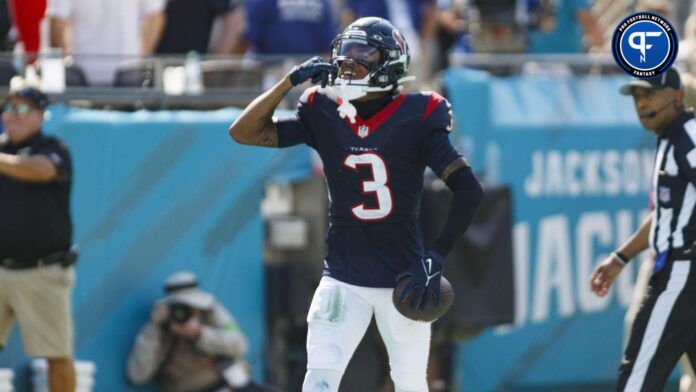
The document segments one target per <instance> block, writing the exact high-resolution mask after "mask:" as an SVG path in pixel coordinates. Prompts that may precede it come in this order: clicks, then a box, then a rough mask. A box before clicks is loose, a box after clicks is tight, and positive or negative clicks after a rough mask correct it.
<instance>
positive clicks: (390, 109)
mask: <svg viewBox="0 0 696 392" xmlns="http://www.w3.org/2000/svg"><path fill="white" fill-rule="evenodd" d="M405 99H406V95H405V94H401V95H399V96H397V97H396V98H394V99H393V100H392V101H391V102H389V104H387V106H385V107H384V108H383V109H382V110H380V111H378V112H377V113H375V115H374V116H372V117H370V118H368V119H367V120H364V119H363V118H362V117H360V115H359V114H356V115H355V122H354V123H351V122H350V120H349V119H348V116H345V117H343V120H344V121H345V122H346V124H348V126H349V127H350V129H352V130H353V133H354V134H355V135H356V136H357V137H359V138H360V139H365V138H366V137H368V136H370V135H372V134H373V133H375V131H376V130H377V129H378V128H379V127H380V126H381V125H382V124H384V122H385V121H387V120H388V119H389V118H390V117H391V116H392V115H393V114H394V112H396V109H398V108H399V106H401V104H402V103H403V102H404V100H405ZM341 103H343V102H342V100H341V98H338V104H339V105H340V104H341Z"/></svg>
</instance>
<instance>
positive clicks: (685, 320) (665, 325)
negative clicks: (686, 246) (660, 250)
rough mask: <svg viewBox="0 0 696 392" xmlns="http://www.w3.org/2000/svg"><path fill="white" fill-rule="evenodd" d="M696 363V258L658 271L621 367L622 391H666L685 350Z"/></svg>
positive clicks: (649, 287)
mask: <svg viewBox="0 0 696 392" xmlns="http://www.w3.org/2000/svg"><path fill="white" fill-rule="evenodd" d="M684 353H686V354H688V355H689V359H690V361H691V363H692V364H693V363H696V261H695V260H675V261H671V262H669V263H668V264H667V266H666V267H665V268H664V269H663V270H661V271H659V272H656V273H654V274H653V276H652V277H651V278H650V284H649V286H648V292H647V294H646V295H645V298H644V299H643V303H642V304H641V308H640V310H639V311H638V314H637V315H636V319H635V321H634V323H633V328H632V330H631V337H630V339H629V341H628V346H627V347H626V351H625V352H624V357H623V360H622V361H621V367H620V368H619V382H618V385H617V388H616V390H617V391H626V392H638V391H650V392H653V391H662V390H663V389H664V386H665V383H666V382H667V378H668V377H669V375H670V373H671V372H672V370H673V369H674V367H675V365H676V364H677V362H678V361H679V357H681V356H682V354H684Z"/></svg>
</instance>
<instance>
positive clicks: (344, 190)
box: [277, 87, 459, 287]
mask: <svg viewBox="0 0 696 392" xmlns="http://www.w3.org/2000/svg"><path fill="white" fill-rule="evenodd" d="M330 91H331V90H328V89H319V88H317V87H313V88H310V89H308V90H307V91H305V93H304V94H303V95H302V98H301V99H300V103H299V105H298V109H297V112H296V115H295V117H292V118H289V119H283V120H280V121H279V122H278V124H277V125H278V127H277V128H278V145H279V146H280V147H288V146H293V145H296V144H300V143H305V144H307V145H309V146H311V147H312V148H314V149H315V150H316V151H317V152H318V153H319V156H320V157H321V160H322V162H323V164H324V173H325V175H326V179H327V184H328V188H329V197H330V207H329V221H330V228H329V231H328V233H327V236H326V244H327V254H326V258H325V271H324V273H325V275H329V276H331V277H333V278H336V279H338V280H341V281H343V282H346V283H349V284H355V285H359V286H368V287H394V285H395V277H396V275H397V274H399V273H400V272H403V271H404V270H406V269H407V268H409V267H410V266H411V265H412V263H415V262H417V261H419V260H420V258H421V257H422V255H423V252H424V250H423V242H422V236H421V232H420V224H419V217H418V212H419V210H420V199H421V192H422V188H423V173H424V171H425V167H426V166H429V167H430V168H431V169H432V170H433V171H434V172H435V173H436V174H437V175H438V176H439V175H440V174H441V173H442V171H443V170H444V169H445V168H446V167H447V165H449V164H450V163H451V162H452V161H454V160H455V159H457V158H458V157H459V154H458V153H457V151H456V150H455V149H454V147H453V146H452V144H451V143H450V140H449V136H448V134H449V130H450V129H451V123H452V113H451V110H450V106H449V103H448V102H447V100H446V99H444V98H443V97H442V96H440V95H438V94H436V93H432V92H428V93H414V94H402V95H399V96H397V97H395V98H394V100H392V101H391V102H390V103H389V104H388V105H387V106H386V107H385V108H383V109H382V110H381V111H379V112H378V113H377V114H375V115H373V116H372V117H370V118H369V119H367V120H363V119H361V118H360V117H359V116H358V117H357V118H356V120H355V122H354V123H351V122H350V121H349V120H348V119H347V118H341V117H340V116H339V114H338V112H337V107H338V105H339V102H338V101H339V100H338V99H336V98H335V97H333V96H331V95H330V94H329V92H330Z"/></svg>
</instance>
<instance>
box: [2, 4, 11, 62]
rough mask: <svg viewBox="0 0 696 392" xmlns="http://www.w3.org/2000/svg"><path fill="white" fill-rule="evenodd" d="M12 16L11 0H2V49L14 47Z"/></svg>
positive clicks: (6, 49) (7, 49)
mask: <svg viewBox="0 0 696 392" xmlns="http://www.w3.org/2000/svg"><path fill="white" fill-rule="evenodd" d="M12 28H13V27H12V18H11V17H10V4H9V0H0V50H2V51H10V50H12V49H13V48H14V42H13V41H14V38H13V37H12V35H13V34H14V33H10V32H11V31H12Z"/></svg>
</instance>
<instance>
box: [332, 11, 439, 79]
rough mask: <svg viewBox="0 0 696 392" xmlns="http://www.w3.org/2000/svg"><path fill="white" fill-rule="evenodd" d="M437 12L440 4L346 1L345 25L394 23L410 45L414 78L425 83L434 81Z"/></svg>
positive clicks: (343, 23) (343, 22)
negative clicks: (373, 19)
mask: <svg viewBox="0 0 696 392" xmlns="http://www.w3.org/2000/svg"><path fill="white" fill-rule="evenodd" d="M437 12H438V11H437V2H436V0H346V1H345V4H344V7H343V9H342V10H341V24H342V25H343V26H344V27H345V26H348V25H349V24H351V23H352V22H353V21H354V20H356V19H358V18H362V17H367V16H376V17H379V18H383V19H387V20H390V21H392V23H394V27H396V28H397V29H398V30H399V31H400V32H401V33H402V34H403V35H404V38H405V39H406V42H408V43H409V50H410V53H411V66H412V67H413V69H414V71H413V74H414V75H415V76H416V78H417V81H418V82H421V83H422V82H426V81H427V80H428V79H429V78H430V73H431V72H430V70H431V68H432V66H431V64H430V60H431V59H434V58H435V57H436V55H435V53H434V52H431V51H432V50H434V49H435V45H434V39H435V32H436V29H437ZM423 87H425V86H423Z"/></svg>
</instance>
